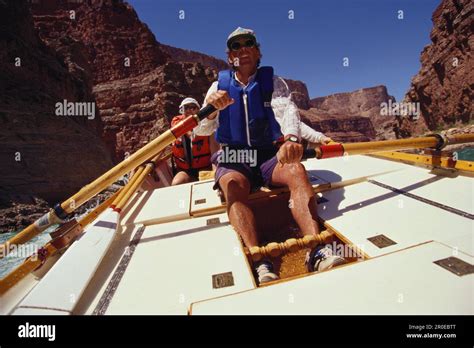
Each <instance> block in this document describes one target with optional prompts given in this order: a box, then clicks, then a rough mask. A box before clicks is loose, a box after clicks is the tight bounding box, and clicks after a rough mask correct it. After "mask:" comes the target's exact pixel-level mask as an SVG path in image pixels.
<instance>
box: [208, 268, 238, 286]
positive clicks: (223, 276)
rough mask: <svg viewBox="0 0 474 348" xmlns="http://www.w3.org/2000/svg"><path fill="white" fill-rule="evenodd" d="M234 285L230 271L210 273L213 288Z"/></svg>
mask: <svg viewBox="0 0 474 348" xmlns="http://www.w3.org/2000/svg"><path fill="white" fill-rule="evenodd" d="M228 286H234V276H233V275H232V272H226V273H219V274H213V275H212V287H213V288H214V289H220V288H225V287H228Z"/></svg>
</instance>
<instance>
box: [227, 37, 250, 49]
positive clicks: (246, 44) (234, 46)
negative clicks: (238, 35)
mask: <svg viewBox="0 0 474 348" xmlns="http://www.w3.org/2000/svg"><path fill="white" fill-rule="evenodd" d="M255 45H256V42H255V40H253V39H248V40H246V41H245V42H244V43H243V44H242V43H240V42H239V41H234V42H232V43H231V44H230V49H231V50H232V51H238V50H240V49H241V48H242V47H248V48H252V47H255Z"/></svg>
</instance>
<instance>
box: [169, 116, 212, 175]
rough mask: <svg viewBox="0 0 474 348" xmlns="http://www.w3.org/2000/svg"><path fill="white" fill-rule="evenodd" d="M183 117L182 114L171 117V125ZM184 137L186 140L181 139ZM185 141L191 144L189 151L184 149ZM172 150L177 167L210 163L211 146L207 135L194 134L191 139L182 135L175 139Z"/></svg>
mask: <svg viewBox="0 0 474 348" xmlns="http://www.w3.org/2000/svg"><path fill="white" fill-rule="evenodd" d="M184 118H185V116H184V115H179V116H175V117H173V119H172V121H171V126H174V125H175V124H177V123H178V122H180V121H182V120H183V119H184ZM184 137H187V140H186V139H183V138H184ZM183 140H184V141H183ZM186 142H187V143H188V144H189V145H190V146H191V151H189V150H188V151H187V150H186V148H185V146H186ZM189 145H188V146H189ZM172 152H173V159H174V163H175V164H176V166H177V167H178V168H179V169H183V170H187V169H200V168H206V167H209V166H210V165H211V146H210V143H209V137H208V136H204V137H202V136H195V137H194V138H193V139H190V138H189V137H188V136H187V135H183V137H181V138H179V139H176V141H175V142H174V144H173V148H172Z"/></svg>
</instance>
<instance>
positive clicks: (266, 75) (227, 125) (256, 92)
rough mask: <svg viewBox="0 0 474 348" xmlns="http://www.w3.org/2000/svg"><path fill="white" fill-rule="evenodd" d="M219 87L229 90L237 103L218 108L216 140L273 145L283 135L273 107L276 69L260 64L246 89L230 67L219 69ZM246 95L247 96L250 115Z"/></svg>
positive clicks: (248, 144)
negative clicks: (236, 78)
mask: <svg viewBox="0 0 474 348" xmlns="http://www.w3.org/2000/svg"><path fill="white" fill-rule="evenodd" d="M218 90H223V91H227V93H229V96H230V97H231V98H233V99H234V104H232V105H229V106H228V107H227V108H225V109H224V110H221V111H219V128H218V129H217V132H216V139H217V141H218V142H219V143H221V144H228V145H233V146H243V147H249V146H251V147H262V148H271V147H273V146H274V145H273V142H274V141H275V140H277V139H278V138H280V137H281V136H282V134H281V131H280V125H279V124H278V122H277V120H276V119H275V114H274V113H273V109H272V107H271V100H272V93H273V68H272V67H261V68H259V69H258V70H257V75H256V76H255V79H254V80H253V81H252V82H251V83H249V85H248V86H247V87H246V88H245V89H244V88H243V87H241V86H240V84H239V82H237V81H236V80H235V78H234V73H233V72H232V71H231V70H224V71H220V72H219V80H218ZM244 94H245V95H246V96H247V97H246V98H247V114H246V112H245V103H244Z"/></svg>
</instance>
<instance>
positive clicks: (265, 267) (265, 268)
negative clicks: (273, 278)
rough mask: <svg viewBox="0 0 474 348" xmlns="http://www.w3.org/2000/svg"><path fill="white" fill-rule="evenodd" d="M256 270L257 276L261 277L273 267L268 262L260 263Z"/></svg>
mask: <svg viewBox="0 0 474 348" xmlns="http://www.w3.org/2000/svg"><path fill="white" fill-rule="evenodd" d="M256 270H257V273H258V274H259V275H263V274H266V273H270V272H272V271H273V267H272V265H271V264H270V263H269V262H262V263H261V264H260V265H258V266H257V268H256Z"/></svg>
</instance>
